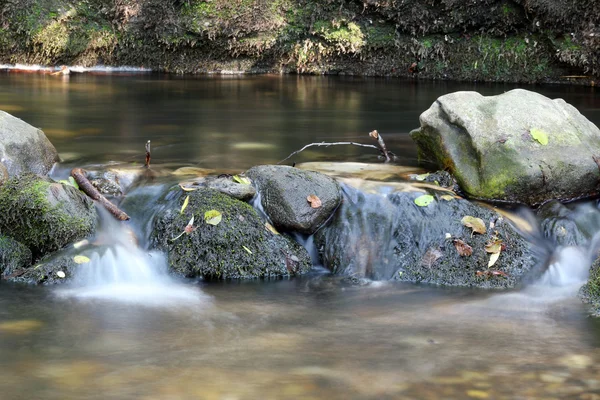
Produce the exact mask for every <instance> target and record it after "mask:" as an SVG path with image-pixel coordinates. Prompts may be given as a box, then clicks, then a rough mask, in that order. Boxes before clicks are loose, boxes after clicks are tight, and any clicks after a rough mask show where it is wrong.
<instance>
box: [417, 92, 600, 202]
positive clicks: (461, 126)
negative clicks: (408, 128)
mask: <svg viewBox="0 0 600 400" xmlns="http://www.w3.org/2000/svg"><path fill="white" fill-rule="evenodd" d="M420 123H421V127H420V128H419V129H417V130H414V131H412V132H411V136H412V138H413V140H414V141H415V142H416V144H417V147H418V152H419V158H420V159H424V160H428V161H432V162H434V163H436V164H437V166H438V167H439V168H440V169H444V170H448V171H449V172H450V173H452V174H453V175H454V176H455V178H456V180H457V181H458V184H459V185H460V187H461V188H462V190H463V191H464V192H465V193H466V194H468V195H469V196H471V197H473V198H478V199H488V200H502V201H510V202H522V203H526V204H529V205H539V204H541V203H543V202H545V201H547V200H551V199H559V200H572V199H575V198H581V197H585V196H591V195H595V194H597V193H599V189H600V187H599V185H598V183H599V178H600V171H599V165H598V164H597V163H596V161H595V160H596V159H598V160H599V161H600V159H599V158H598V157H600V129H598V127H597V126H595V125H594V124H593V123H591V122H590V121H589V120H588V119H587V118H585V117H584V116H583V115H581V114H580V113H579V111H577V109H575V107H573V106H571V105H569V104H567V103H566V102H565V101H564V100H562V99H556V100H551V99H549V98H547V97H545V96H542V95H541V94H538V93H535V92H531V91H527V90H523V89H515V90H511V91H509V92H506V93H504V94H501V95H498V96H489V97H484V96H482V95H481V94H479V93H476V92H455V93H451V94H447V95H444V96H442V97H440V98H438V99H437V100H436V102H435V103H433V105H432V106H431V107H430V108H429V110H427V111H425V112H424V113H423V114H421V117H420ZM535 137H538V138H539V139H540V140H537V139H536V138H535ZM544 137H545V138H547V143H545V140H544Z"/></svg>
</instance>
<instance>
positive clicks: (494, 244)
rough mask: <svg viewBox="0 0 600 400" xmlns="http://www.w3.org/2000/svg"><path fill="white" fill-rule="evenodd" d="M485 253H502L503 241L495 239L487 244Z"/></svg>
mask: <svg viewBox="0 0 600 400" xmlns="http://www.w3.org/2000/svg"><path fill="white" fill-rule="evenodd" d="M485 251H486V252H488V253H492V254H496V253H500V252H501V251H502V240H500V239H498V238H495V239H492V240H491V241H489V242H487V243H486V244H485Z"/></svg>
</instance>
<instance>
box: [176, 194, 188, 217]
mask: <svg viewBox="0 0 600 400" xmlns="http://www.w3.org/2000/svg"><path fill="white" fill-rule="evenodd" d="M188 204H190V196H187V197H186V198H185V200H184V201H183V205H182V206H181V211H179V214H183V211H184V210H185V209H186V208H187V206H188Z"/></svg>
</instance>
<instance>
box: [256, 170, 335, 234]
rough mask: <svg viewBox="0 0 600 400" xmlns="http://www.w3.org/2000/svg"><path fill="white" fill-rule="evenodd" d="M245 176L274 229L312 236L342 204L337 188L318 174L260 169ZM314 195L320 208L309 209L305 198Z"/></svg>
mask: <svg viewBox="0 0 600 400" xmlns="http://www.w3.org/2000/svg"><path fill="white" fill-rule="evenodd" d="M246 175H247V176H248V177H250V178H251V179H252V180H253V183H254V185H255V186H256V189H257V191H258V192H259V194H260V196H261V205H262V207H263V209H264V210H265V212H266V214H267V215H268V216H269V218H270V219H271V221H273V224H274V225H275V227H277V229H281V230H283V231H287V232H299V233H305V234H313V233H315V232H316V231H317V230H318V229H319V227H321V225H323V224H324V223H325V221H327V219H328V218H329V217H330V216H331V214H332V213H333V211H334V210H335V209H336V208H337V207H338V206H339V204H340V201H341V196H340V186H339V184H338V183H337V182H336V181H335V180H333V179H332V178H330V177H328V176H326V175H323V174H320V173H318V172H312V171H303V170H300V169H298V168H293V167H288V166H281V165H261V166H258V167H254V168H251V169H250V170H248V171H247V172H246ZM310 195H316V196H317V197H318V198H319V199H320V200H321V204H322V205H321V207H319V208H312V207H311V205H310V203H309V202H308V201H307V197H308V196H310Z"/></svg>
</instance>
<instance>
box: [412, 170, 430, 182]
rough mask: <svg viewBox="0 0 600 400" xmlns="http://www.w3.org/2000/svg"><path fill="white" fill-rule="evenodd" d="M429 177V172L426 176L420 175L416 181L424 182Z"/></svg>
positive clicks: (416, 177)
mask: <svg viewBox="0 0 600 400" xmlns="http://www.w3.org/2000/svg"><path fill="white" fill-rule="evenodd" d="M428 176H429V172H428V173H426V174H419V175H416V176H415V180H417V181H424V180H425V179H427V177H428Z"/></svg>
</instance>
